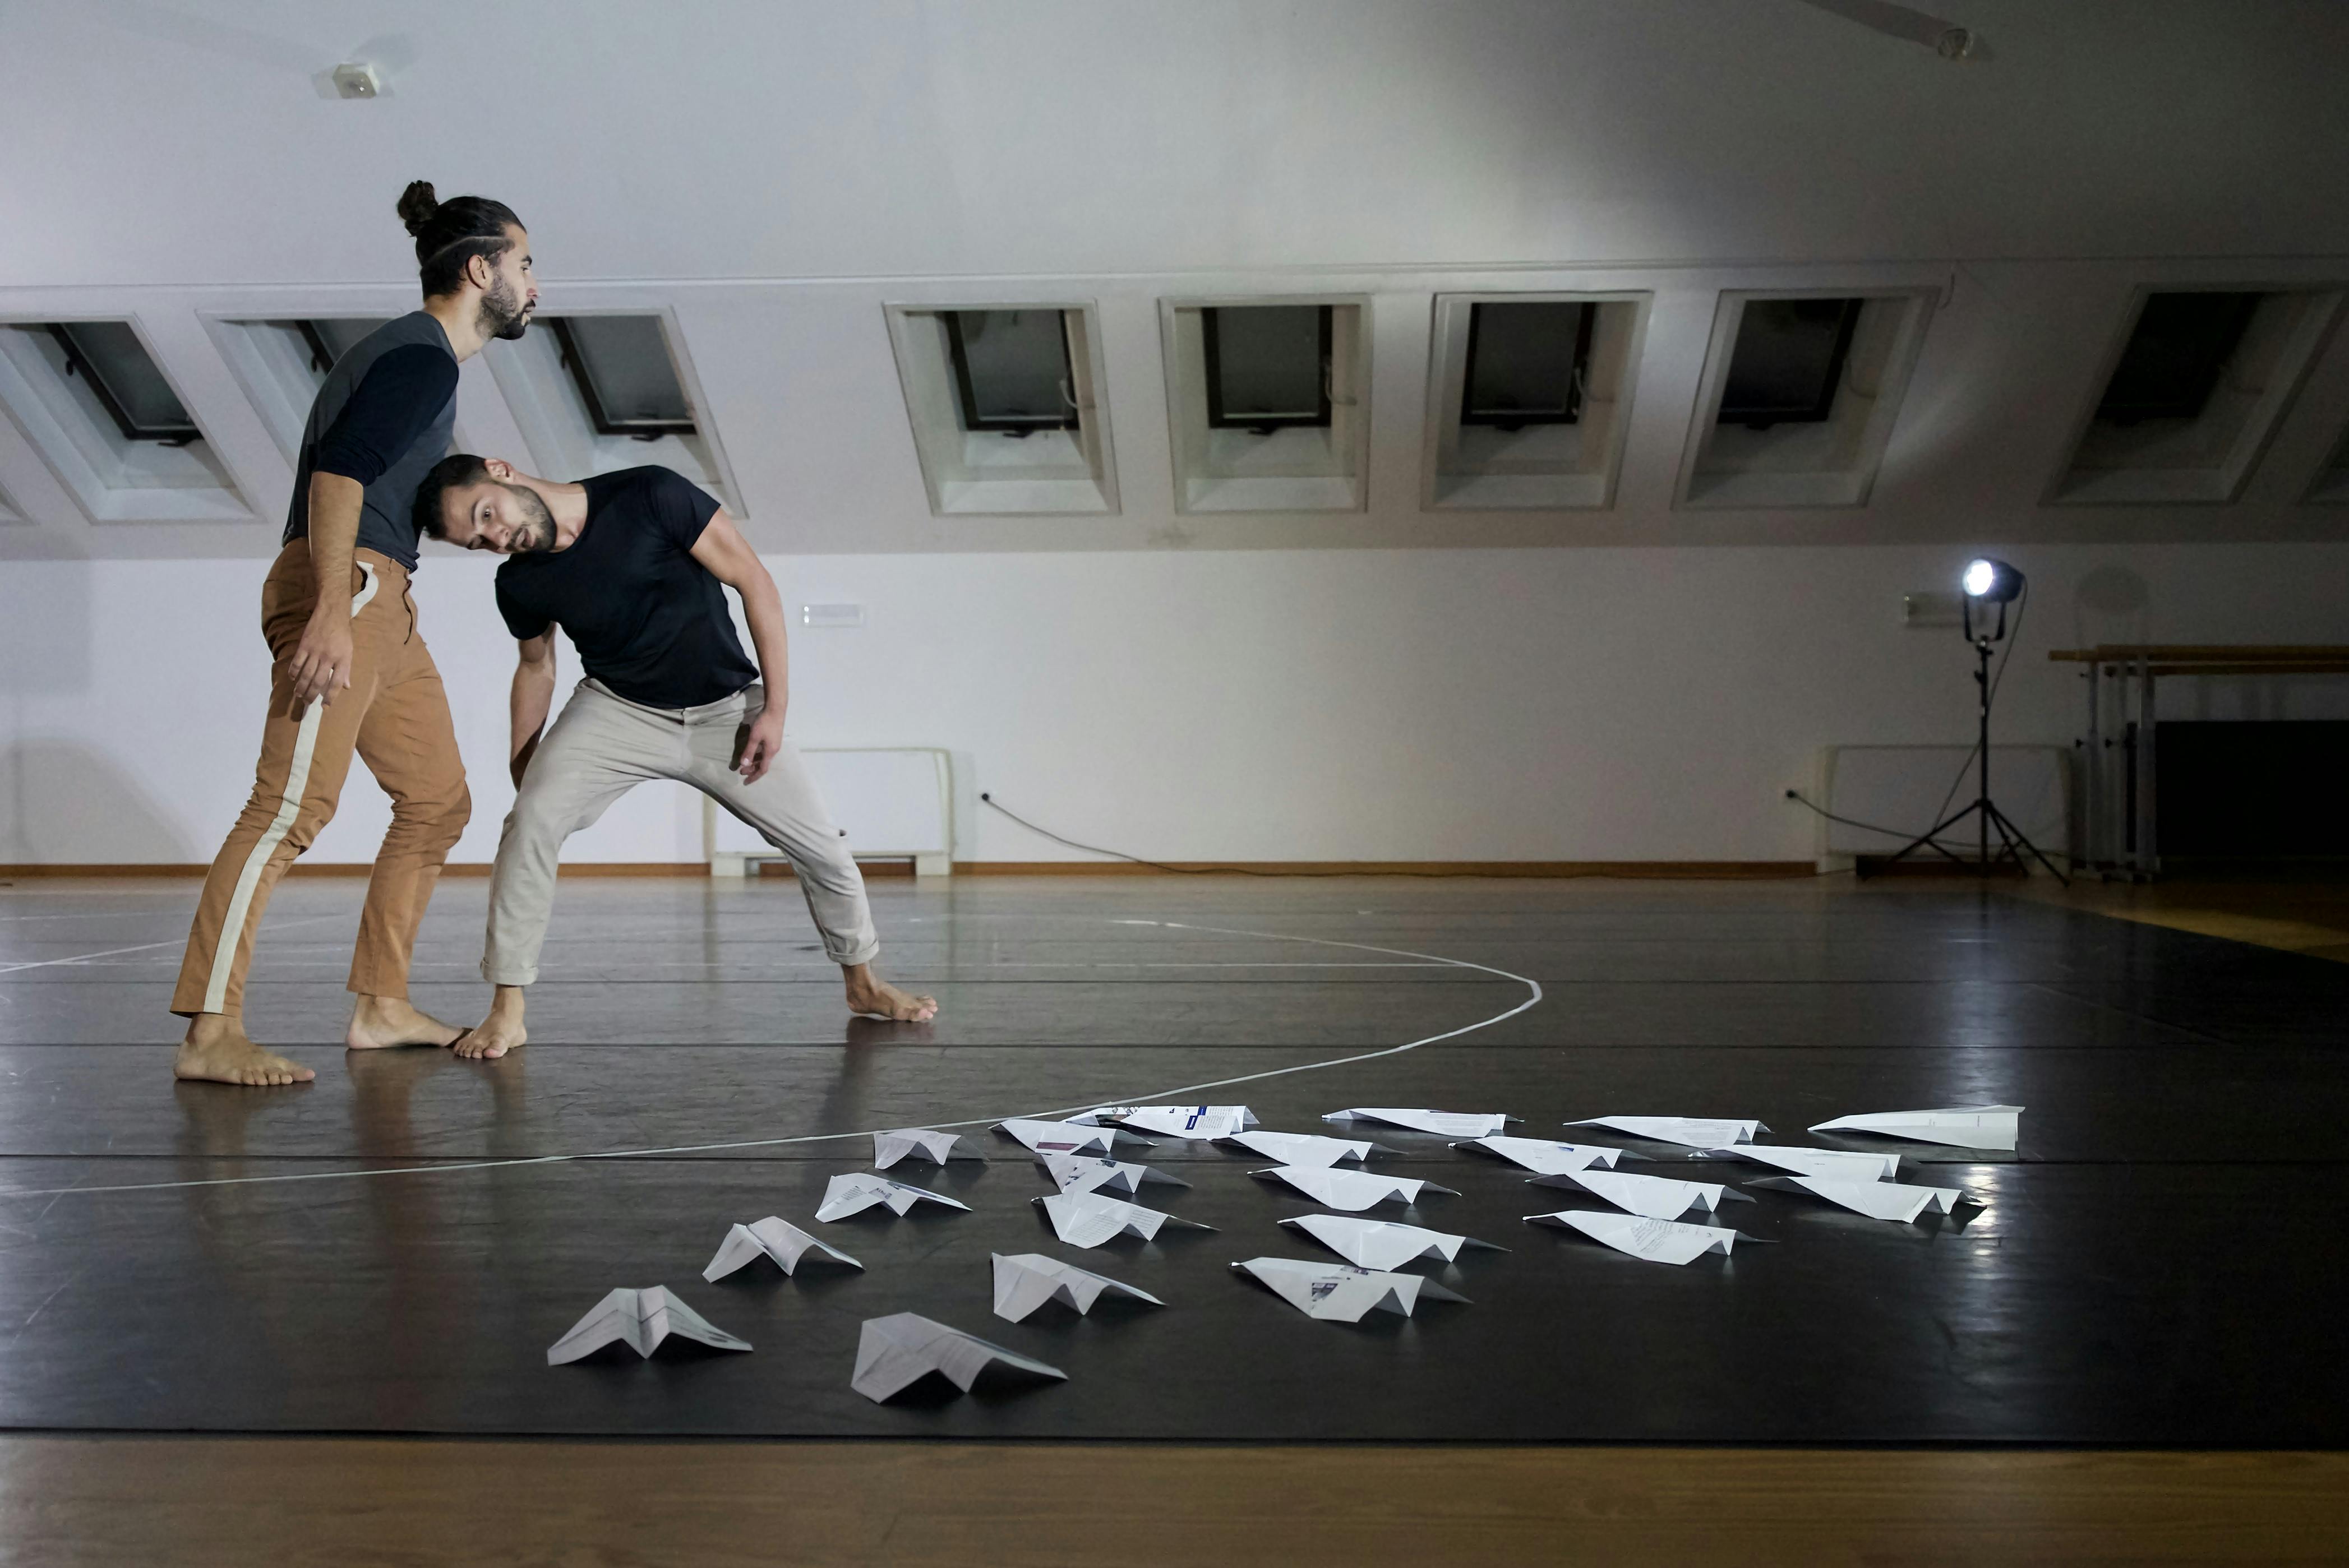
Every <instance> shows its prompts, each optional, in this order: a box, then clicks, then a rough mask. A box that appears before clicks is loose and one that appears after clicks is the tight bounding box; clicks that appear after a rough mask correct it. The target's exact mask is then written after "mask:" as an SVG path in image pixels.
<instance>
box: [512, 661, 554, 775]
mask: <svg viewBox="0 0 2349 1568" xmlns="http://www.w3.org/2000/svg"><path fill="white" fill-rule="evenodd" d="M552 707H554V671H553V670H552V669H544V668H540V667H536V666H533V665H523V666H521V667H520V668H519V669H517V670H515V671H514V678H513V691H512V696H511V697H510V698H509V700H508V702H507V709H508V711H509V712H510V714H511V715H512V719H513V736H512V743H511V746H510V748H509V749H508V751H507V753H506V757H507V766H508V767H509V768H510V769H512V772H513V777H514V782H515V783H516V784H520V783H521V782H522V776H523V770H524V769H527V768H528V767H529V766H530V759H531V756H532V754H533V753H534V752H536V751H537V749H538V738H539V734H540V732H541V731H542V730H543V729H545V727H546V715H547V711H548V710H549V709H550V708H552Z"/></svg>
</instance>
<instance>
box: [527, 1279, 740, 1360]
mask: <svg viewBox="0 0 2349 1568" xmlns="http://www.w3.org/2000/svg"><path fill="white" fill-rule="evenodd" d="M671 1337H675V1338H678V1339H690V1340H694V1341H696V1342H697V1343H698V1344H702V1345H707V1346H709V1347H710V1348H711V1349H713V1350H748V1349H750V1341H749V1340H747V1339H737V1338H735V1337H734V1336H732V1335H730V1334H729V1333H727V1332H726V1331H725V1330H724V1329H722V1328H719V1327H718V1326H716V1325H714V1324H712V1323H711V1322H710V1321H709V1319H707V1318H705V1317H703V1316H702V1315H700V1314H699V1313H698V1312H696V1311H694V1310H693V1308H691V1307H689V1306H688V1305H685V1303H683V1302H681V1301H679V1300H678V1299H677V1297H675V1296H673V1295H669V1293H668V1291H667V1289H666V1288H665V1287H663V1286H661V1285H657V1284H656V1285H647V1286H646V1287H645V1288H644V1289H642V1290H616V1291H612V1292H610V1293H609V1294H608V1295H605V1297H604V1299H603V1300H601V1301H599V1302H597V1303H596V1304H595V1308H594V1309H593V1310H592V1311H590V1312H589V1313H588V1314H587V1315H586V1316H585V1317H583V1318H581V1319H580V1320H579V1321H578V1322H576V1323H574V1324H573V1325H572V1326H571V1332H570V1333H568V1334H565V1335H564V1336H563V1337H562V1338H560V1339H558V1340H556V1341H555V1342H554V1344H553V1345H552V1346H548V1348H547V1352H546V1364H547V1365H548V1366H549V1367H560V1366H562V1365H563V1364H564V1362H566V1361H576V1360H579V1359H580V1358H581V1357H586V1356H593V1355H595V1352H597V1351H598V1350H601V1349H603V1348H604V1346H606V1345H625V1346H627V1347H628V1348H629V1349H631V1350H633V1351H635V1352H636V1354H637V1355H639V1356H643V1357H650V1356H651V1355H652V1353H653V1352H654V1351H655V1350H657V1349H658V1348H659V1347H660V1343H661V1341H662V1340H664V1339H668V1338H671Z"/></svg>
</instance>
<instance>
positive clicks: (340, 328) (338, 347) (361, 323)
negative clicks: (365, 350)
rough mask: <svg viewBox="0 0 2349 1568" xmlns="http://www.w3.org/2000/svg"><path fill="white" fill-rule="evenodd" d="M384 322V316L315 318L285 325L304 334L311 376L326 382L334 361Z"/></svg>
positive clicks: (303, 341) (303, 340)
mask: <svg viewBox="0 0 2349 1568" xmlns="http://www.w3.org/2000/svg"><path fill="white" fill-rule="evenodd" d="M385 319H386V318H384V317H381V316H354V317H348V318H337V317H328V316H316V317H313V318H312V319H310V320H308V321H295V322H288V323H286V324H285V325H289V326H291V327H293V328H294V330H295V331H296V332H298V333H300V334H301V335H302V343H303V346H305V347H306V348H308V349H309V351H310V373H311V374H312V375H313V376H314V377H316V378H317V379H318V380H319V381H320V382H321V383H323V382H324V381H325V380H326V372H327V371H329V370H332V369H333V368H334V367H335V362H336V360H338V359H340V358H342V356H344V355H346V354H348V353H349V352H350V351H351V350H352V349H354V348H356V347H357V346H358V345H359V342H360V340H361V339H363V338H365V337H366V336H367V335H368V334H369V333H371V332H373V331H375V330H376V329H377V328H378V327H379V326H381V325H383V324H384V321H385ZM272 325H276V324H274V323H273V324H272Z"/></svg>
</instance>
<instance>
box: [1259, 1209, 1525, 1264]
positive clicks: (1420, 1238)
mask: <svg viewBox="0 0 2349 1568" xmlns="http://www.w3.org/2000/svg"><path fill="white" fill-rule="evenodd" d="M1281 1223H1282V1224H1284V1225H1293V1226H1295V1227H1296V1228H1297V1229H1299V1230H1300V1231H1303V1232H1304V1233H1306V1234H1307V1235H1309V1236H1311V1237H1312V1238H1313V1239H1314V1240H1315V1241H1317V1242H1319V1243H1321V1244H1322V1245H1323V1246H1325V1247H1327V1248H1329V1249H1330V1251H1331V1252H1333V1253H1337V1254H1338V1255H1339V1256H1340V1257H1341V1258H1343V1259H1345V1260H1346V1261H1347V1262H1348V1263H1350V1264H1355V1265H1356V1266H1357V1267H1361V1268H1366V1269H1391V1268H1395V1267H1397V1266H1399V1265H1401V1264H1407V1263H1412V1262H1413V1261H1415V1260H1417V1259H1420V1258H1441V1259H1443V1260H1444V1262H1445V1263H1447V1264H1448V1263H1451V1262H1453V1261H1454V1260H1455V1259H1457V1258H1458V1257H1459V1256H1460V1249H1461V1248H1463V1247H1482V1248H1484V1249H1485V1250H1487V1251H1490V1252H1496V1253H1505V1252H1507V1251H1508V1250H1509V1249H1508V1248H1506V1247H1496V1246H1494V1245H1493V1243H1490V1242H1480V1241H1478V1240H1476V1239H1475V1237H1474V1236H1454V1235H1450V1234H1447V1233H1444V1232H1443V1231H1430V1230H1424V1229H1422V1228H1421V1227H1420V1226H1418V1225H1399V1224H1396V1223H1394V1222H1392V1221H1387V1220H1357V1219H1353V1218H1351V1217H1350V1216H1348V1215H1344V1214H1298V1215H1294V1216H1292V1217H1290V1218H1288V1219H1286V1220H1283V1221H1281Z"/></svg>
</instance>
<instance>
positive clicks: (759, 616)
mask: <svg viewBox="0 0 2349 1568" xmlns="http://www.w3.org/2000/svg"><path fill="white" fill-rule="evenodd" d="M416 515H417V522H418V526H419V527H420V528H422V529H424V530H425V531H427V532H429V533H430V534H432V535H433V536H434V537H435V538H439V539H445V540H447V541H448V542H450V543H451V544H456V545H461V546H463V547H464V548H465V549H468V550H487V551H492V552H496V553H498V554H501V555H504V556H506V557H508V559H507V561H506V562H505V563H504V564H503V565H502V566H500V567H499V568H498V609H499V611H500V613H502V614H503V615H504V616H505V621H506V629H507V630H509V631H511V632H512V634H514V636H515V637H516V638H518V639H520V641H521V645H522V647H521V655H522V662H521V664H520V665H519V666H518V667H517V668H516V669H515V671H514V679H513V699H512V707H513V743H512V767H513V775H514V787H515V790H516V795H515V799H514V808H513V812H512V815H511V816H509V817H507V818H506V825H505V833H504V836H503V837H502V839H500V840H499V842H498V861H497V866H496V869H495V870H494V871H493V872H492V875H491V881H490V929H489V941H488V946H487V949H486V951H485V952H484V954H483V955H482V958H481V976H482V978H483V979H486V980H488V981H489V982H491V984H492V985H495V986H496V987H497V995H496V997H495V999H494V1000H493V1001H492V1003H491V1006H490V1016H488V1017H487V1018H485V1019H483V1020H482V1021H481V1026H480V1027H479V1028H477V1029H474V1030H472V1031H471V1033H470V1034H468V1035H466V1036H465V1037H463V1038H462V1039H460V1040H459V1041H458V1042H457V1051H458V1054H459V1055H460V1056H468V1057H501V1056H503V1055H505V1053H506V1052H508V1051H510V1050H512V1048H513V1047H516V1046H519V1045H521V1044H522V1043H523V1039H524V1038H525V1035H524V1032H523V987H524V986H526V985H530V984H531V983H532V982H533V981H534V980H536V979H537V978H538V953H539V947H540V944H542V943H543V941H544V940H545V937H546V922H547V917H548V913H549V911H550V910H551V909H552V907H553V905H554V876H555V861H556V858H557V856H558V854H559V852H560V851H561V850H562V848H563V841H564V840H565V839H567V838H569V837H570V836H571V835H572V834H573V833H575V832H577V831H578V830H580V829H582V828H585V827H586V826H587V825H588V824H589V823H591V822H593V821H595V820H596V819H597V818H599V817H601V816H602V815H603V814H604V812H605V810H607V809H609V807H610V806H611V804H612V802H613V801H615V800H616V799H619V798H620V797H621V796H623V795H625V794H626V793H627V792H628V791H629V790H630V789H634V788H636V786H637V785H638V784H641V783H643V782H644V781H646V780H647V779H677V780H678V781H679V782H681V783H686V784H690V785H692V786H693V787H694V788H695V789H698V790H700V791H701V792H702V793H703V794H705V795H708V796H709V797H710V798H711V799H714V800H716V801H717V802H718V803H719V805H720V806H723V807H724V808H725V809H726V810H729V811H731V812H732V813H734V815H735V816H737V817H739V818H740V819H741V820H743V821H745V822H747V823H749V824H750V826H751V827H753V828H755V829H757V830H758V831H759V833H760V836H761V837H762V838H764V839H765V840H766V841H768V842H769V843H771V844H772V845H774V846H775V847H776V848H777V849H779V850H781V851H783V852H784V853H785V854H787V855H789V856H790V857H791V861H792V870H793V871H795V872H798V873H799V880H800V889H801V891H802V892H803V893H805V894H806V896H807V904H808V913H810V914H812V915H813V916H814V917H815V923H816V929H817V930H818V931H819V932H820V933H821V934H822V935H823V947H824V952H825V953H827V954H830V955H831V957H832V961H833V963H835V964H837V965H840V966H841V969H842V972H843V978H844V979H845V981H846V982H847V986H848V1006H849V1009H850V1010H851V1011H852V1012H856V1013H863V1014H868V1015H872V1016H878V1017H884V1018H897V1019H906V1020H916V1021H917V1020H921V1019H926V1018H929V1017H932V1016H935V1015H936V1012H937V1008H938V1005H937V1003H936V1001H934V1000H933V999H932V998H930V997H927V996H909V995H905V993H904V992H902V991H900V990H898V989H897V988H896V987H895V986H894V985H889V984H888V983H887V982H886V981H885V980H883V979H882V978H881V977H880V976H879V975H875V974H874V972H873V960H874V957H876V956H877V955H878V954H879V953H880V950H881V947H880V943H879V941H878V940H877V939H876V938H875V937H874V933H873V916H872V912H871V911H870V910H869V909H868V908H867V907H866V904H865V900H864V877H863V876H862V875H861V874H860V873H859V872H858V871H857V869H856V861H854V859H853V858H851V856H850V854H849V849H848V841H847V839H846V838H845V837H844V836H843V834H842V832H841V830H839V829H838V828H835V827H834V826H833V823H832V820H831V816H830V814H829V813H828V812H826V811H825V810H824V806H823V799H822V798H821V797H820V796H819V795H818V794H817V793H816V789H815V783H814V781H813V780H812V779H810V778H809V777H808V773H807V769H806V768H805V766H804V765H803V764H802V762H801V761H800V757H799V753H798V752H796V751H795V750H793V749H792V748H791V746H790V745H789V744H788V743H786V742H785V741H784V739H783V707H784V704H785V702H786V700H787V698H788V696H789V692H790V687H789V685H788V676H787V673H786V668H785V664H784V638H783V605H782V600H781V596H780V595H779V594H778V593H776V592H775V583H774V579H773V578H771V577H770V576H769V575H768V574H767V569H766V567H765V566H764V565H763V564H762V563H761V562H760V560H759V557H758V555H757V554H756V553H755V552H752V550H751V549H750V544H749V543H748V542H745V541H744V539H743V538H742V535H741V533H740V531H737V530H736V528H735V526H734V523H733V520H732V519H730V518H729V517H728V516H727V515H726V512H725V511H724V509H722V508H721V507H719V504H718V501H717V499H716V498H715V497H713V496H711V495H709V494H708V493H707V492H705V491H703V490H700V489H698V488H697V487H696V486H695V485H693V484H692V483H691V482H690V481H688V480H686V479H685V478H684V477H683V476H682V475H679V474H677V473H673V472H671V471H670V470H669V469H661V468H642V469H627V470H626V471H625V472H622V473H616V474H599V475H597V476H595V478H593V479H588V480H582V481H580V482H579V483H577V484H556V483H554V482H551V481H549V480H539V479H533V478H531V477H530V476H529V475H527V474H524V473H520V472H518V471H516V470H515V469H514V468H513V467H512V465H511V464H509V463H505V462H502V461H500V460H499V459H494V458H492V459H486V460H485V459H481V458H476V457H462V456H460V457H452V458H447V459H442V461H441V462H440V464H439V465H438V466H437V467H435V468H434V469H432V471H431V472H430V473H429V474H428V475H426V476H425V480H424V482H423V485H422V487H421V488H420V489H419V490H418V491H417V495H416ZM721 583H722V584H723V585H724V588H731V589H733V590H734V591H735V592H736V593H739V594H740V595H741V597H742V612H743V618H744V619H745V620H746V621H748V622H749V623H750V641H751V643H752V644H753V645H755V646H756V647H757V648H758V650H759V664H758V665H757V666H755V667H754V666H753V665H751V663H750V660H749V659H748V658H746V657H744V656H743V653H742V644H741V642H740V639H739V638H737V637H736V636H735V635H734V623H733V620H732V618H731V617H730V615H729V614H727V610H726V594H725V592H724V588H721V587H720V584H721ZM558 624H559V625H561V626H562V628H563V629H564V631H565V632H566V633H568V634H570V637H571V642H572V645H573V646H574V647H576V648H577V649H578V650H579V659H580V663H581V664H582V665H585V666H586V672H587V673H586V676H585V679H583V680H581V681H580V683H579V686H578V687H577V689H576V690H574V692H573V693H572V696H571V700H570V701H569V702H567V703H565V704H564V708H563V713H562V716H561V717H558V718H557V719H556V720H555V721H554V729H553V730H551V731H548V732H547V733H546V738H545V740H544V741H543V743H542V742H541V740H540V738H539V735H540V731H541V730H542V728H543V727H544V725H545V723H546V715H547V710H548V709H549V708H550V707H552V706H553V704H554V628H555V626H556V625H558ZM762 671H763V673H764V684H763V685H761V672H762Z"/></svg>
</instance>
